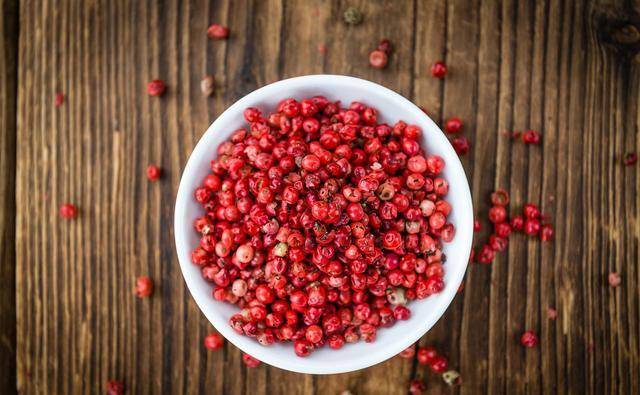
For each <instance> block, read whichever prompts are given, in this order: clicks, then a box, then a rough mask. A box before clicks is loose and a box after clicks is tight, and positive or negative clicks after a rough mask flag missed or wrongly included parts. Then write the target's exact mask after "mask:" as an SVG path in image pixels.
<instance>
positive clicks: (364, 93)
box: [174, 75, 473, 374]
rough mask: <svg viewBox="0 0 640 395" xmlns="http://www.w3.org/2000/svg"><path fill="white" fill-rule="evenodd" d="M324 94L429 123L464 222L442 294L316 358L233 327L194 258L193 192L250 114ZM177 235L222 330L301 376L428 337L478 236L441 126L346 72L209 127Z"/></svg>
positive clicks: (358, 365) (245, 102)
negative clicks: (371, 337)
mask: <svg viewBox="0 0 640 395" xmlns="http://www.w3.org/2000/svg"><path fill="white" fill-rule="evenodd" d="M315 95H324V96H326V97H327V98H328V99H329V100H340V101H341V102H342V103H343V105H348V104H349V103H350V102H351V101H354V100H357V101H361V102H363V103H365V104H367V105H369V106H372V107H375V108H376V109H378V111H379V120H380V119H381V120H382V121H383V122H387V123H389V124H392V123H394V122H396V121H398V120H403V121H405V122H407V123H408V124H416V125H419V126H420V127H421V128H422V131H423V137H422V146H423V147H425V150H426V152H427V154H438V155H440V156H441V157H442V158H444V160H445V162H446V166H445V169H444V177H445V178H446V179H447V180H448V182H449V194H448V196H447V200H448V201H449V202H450V203H451V205H452V207H453V210H452V212H451V214H450V215H449V218H448V219H449V221H450V222H451V223H453V224H454V225H455V227H456V236H455V238H454V240H453V241H452V242H451V243H449V244H446V245H445V248H444V251H445V253H446V255H447V262H446V263H445V265H444V266H445V276H444V280H445V288H444V290H443V292H441V293H440V294H438V295H435V296H431V297H428V298H426V299H424V300H420V301H414V302H412V303H410V304H409V307H410V309H411V318H410V319H409V320H407V321H401V322H397V323H396V324H395V325H394V326H393V327H391V328H382V329H380V330H379V331H378V333H377V339H376V341H375V343H373V344H369V343H364V342H362V341H361V342H358V343H356V344H347V345H345V347H343V348H342V349H340V350H331V349H329V348H328V347H323V348H322V349H320V350H318V351H315V352H314V353H312V354H311V355H310V356H309V357H306V358H299V357H297V356H296V355H295V354H294V352H293V347H292V344H291V343H288V344H274V345H272V346H269V347H263V346H261V345H260V344H259V343H258V342H257V341H255V340H254V339H251V338H248V337H246V336H242V335H239V334H237V333H236V332H234V331H233V330H232V329H231V327H230V326H229V324H228V319H229V317H230V316H231V315H233V314H234V313H236V312H237V311H238V308H237V307H236V306H234V305H230V304H227V303H222V302H218V301H216V300H214V299H213V297H212V296H211V291H212V288H213V286H212V285H211V284H210V283H208V282H206V281H205V280H204V279H203V278H202V276H201V274H200V269H199V267H197V266H196V265H194V264H192V263H191V258H190V254H191V251H192V250H193V249H194V248H195V247H196V246H197V245H198V243H199V237H198V234H197V233H196V232H195V230H194V229H193V221H194V219H195V218H197V217H198V216H202V214H203V210H202V208H201V207H200V205H199V204H198V203H197V202H196V201H195V199H194V198H193V191H194V190H195V188H197V187H198V186H199V185H200V184H201V182H202V180H203V178H204V177H205V176H206V175H207V174H208V173H209V171H210V170H209V162H210V161H211V159H213V157H214V156H215V149H216V147H217V146H218V144H220V143H221V142H223V141H225V140H226V139H227V138H228V136H229V135H230V134H231V133H232V132H233V131H235V130H236V129H238V128H240V127H242V126H243V125H244V124H245V120H244V118H243V111H244V109H245V108H247V107H258V108H260V109H262V110H263V112H269V111H273V110H274V108H275V107H276V105H277V103H278V102H279V101H280V100H282V99H283V98H287V97H294V98H297V99H302V98H307V97H311V96H315ZM174 226H175V239H176V248H177V253H178V259H179V261H180V267H181V269H182V273H183V275H184V278H185V281H186V283H187V286H188V288H189V290H190V292H191V294H192V295H193V297H194V299H195V301H196V303H197V304H198V306H199V307H200V309H201V310H202V312H203V313H204V314H205V316H206V317H207V319H208V320H209V321H210V322H211V323H212V324H213V325H214V326H215V328H216V329H217V330H218V331H219V332H220V333H221V334H222V335H223V336H224V337H225V338H226V339H228V340H229V341H230V342H231V343H233V344H234V345H236V346H237V347H239V348H240V349H241V350H242V351H244V352H246V353H248V354H250V355H252V356H254V357H256V358H258V359H259V360H261V361H263V362H265V363H268V364H270V365H273V366H277V367H279V368H282V369H287V370H291V371H295V372H301V373H314V374H329V373H343V372H349V371H353V370H357V369H362V368H366V367H368V366H371V365H374V364H376V363H379V362H382V361H384V360H386V359H388V358H391V357H392V356H394V355H396V354H397V353H399V352H400V351H402V350H403V349H405V348H406V347H408V346H409V345H411V344H412V343H414V342H415V341H417V340H418V339H419V338H420V337H421V336H423V335H424V334H425V333H426V332H427V331H428V330H429V329H430V328H431V327H432V326H433V325H434V324H435V323H436V321H437V320H438V319H439V318H440V317H441V316H442V314H443V313H444V311H445V310H446V308H447V307H448V306H449V304H450V303H451V300H452V299H453V298H454V296H455V295H456V292H457V289H458V286H459V285H460V282H461V281H462V279H463V277H464V273H465V270H466V267H467V262H468V258H469V253H470V249H471V241H472V235H473V209H472V203H471V194H470V192H469V185H468V182H467V178H466V176H465V173H464V169H463V168H462V164H461V163H460V161H459V159H458V156H457V154H456V153H455V151H454V150H453V148H452V147H451V145H450V144H449V141H448V140H447V138H446V137H445V136H444V134H443V133H442V131H441V130H440V129H439V128H438V126H437V125H436V124H435V123H434V122H433V121H432V120H431V119H430V118H429V117H428V116H427V115H425V114H424V112H422V111H421V110H420V109H419V108H418V107H416V106H415V105H414V104H413V103H411V102H410V101H409V100H407V99H405V98H404V97H402V96H400V95H399V94H397V93H395V92H393V91H391V90H389V89H387V88H385V87H382V86H380V85H378V84H375V83H373V82H370V81H366V80H362V79H358V78H354V77H347V76H339V75H309V76H303V77H296V78H291V79H287V80H283V81H279V82H275V83H273V84H270V85H267V86H265V87H263V88H260V89H258V90H256V91H254V92H252V93H250V94H248V95H247V96H245V97H243V98H242V99H240V100H239V101H237V102H236V103H234V104H233V105H232V106H231V107H229V108H228V109H227V110H226V111H225V112H224V113H223V114H222V115H220V117H219V118H218V119H216V120H215V122H213V123H212V124H211V126H210V127H209V129H207V131H206V132H205V134H204V136H202V138H201V139H200V141H199V142H198V144H197V145H196V147H195V149H194V150H193V153H192V154H191V157H190V158H189V161H188V162H187V165H186V167H185V169H184V173H183V175H182V179H181V181H180V187H179V189H178V196H177V201H176V206H175V223H174Z"/></svg>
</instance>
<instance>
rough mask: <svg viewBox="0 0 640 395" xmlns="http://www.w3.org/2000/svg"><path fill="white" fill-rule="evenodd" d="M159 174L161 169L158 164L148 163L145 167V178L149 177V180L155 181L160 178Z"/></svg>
mask: <svg viewBox="0 0 640 395" xmlns="http://www.w3.org/2000/svg"><path fill="white" fill-rule="evenodd" d="M161 175H162V171H161V170H160V168H159V167H158V166H155V165H149V167H147V178H148V179H149V181H156V180H158V179H160V176H161Z"/></svg>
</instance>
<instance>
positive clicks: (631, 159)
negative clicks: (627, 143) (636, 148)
mask: <svg viewBox="0 0 640 395" xmlns="http://www.w3.org/2000/svg"><path fill="white" fill-rule="evenodd" d="M637 162H638V154H637V153H635V152H628V153H626V154H625V155H624V158H623V160H622V163H623V164H624V165H625V166H633V165H635V164H636V163H637Z"/></svg>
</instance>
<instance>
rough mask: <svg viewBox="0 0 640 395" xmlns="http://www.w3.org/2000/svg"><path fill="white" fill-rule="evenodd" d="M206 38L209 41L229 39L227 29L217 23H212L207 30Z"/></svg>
mask: <svg viewBox="0 0 640 395" xmlns="http://www.w3.org/2000/svg"><path fill="white" fill-rule="evenodd" d="M207 36H209V38H210V39H215V40H223V39H226V38H227V37H229V28H228V27H226V26H222V25H220V24H218V23H214V24H212V25H211V26H209V28H208V29H207Z"/></svg>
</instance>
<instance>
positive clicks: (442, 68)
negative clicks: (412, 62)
mask: <svg viewBox="0 0 640 395" xmlns="http://www.w3.org/2000/svg"><path fill="white" fill-rule="evenodd" d="M431 75H432V76H434V77H435V78H440V79H443V78H444V77H445V76H446V75H447V65H446V64H445V63H444V62H443V61H437V62H435V63H434V64H433V65H432V66H431Z"/></svg>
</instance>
